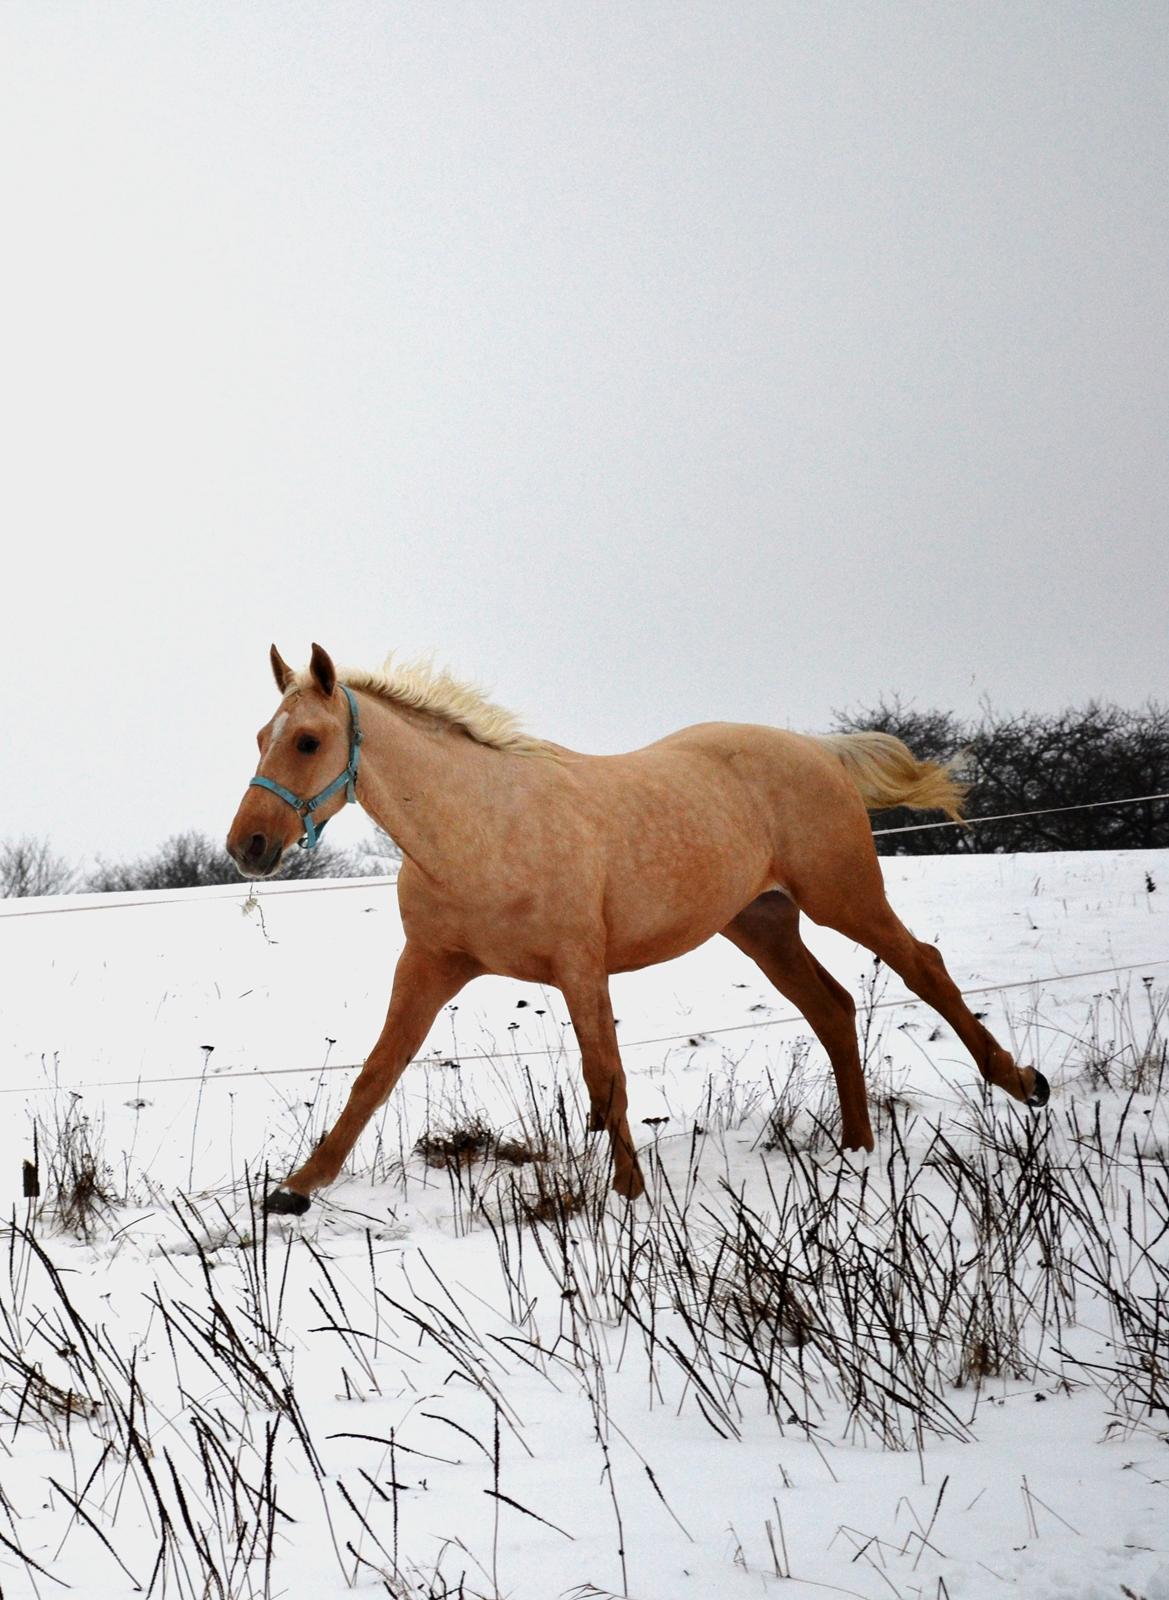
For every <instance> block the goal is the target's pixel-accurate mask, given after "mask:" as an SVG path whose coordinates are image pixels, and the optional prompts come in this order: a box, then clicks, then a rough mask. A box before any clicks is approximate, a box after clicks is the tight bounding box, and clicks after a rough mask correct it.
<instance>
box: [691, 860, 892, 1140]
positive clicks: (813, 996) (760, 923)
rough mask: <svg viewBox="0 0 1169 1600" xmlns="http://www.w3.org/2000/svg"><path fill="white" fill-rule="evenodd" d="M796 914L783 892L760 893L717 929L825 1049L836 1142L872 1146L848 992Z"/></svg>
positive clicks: (853, 1008)
mask: <svg viewBox="0 0 1169 1600" xmlns="http://www.w3.org/2000/svg"><path fill="white" fill-rule="evenodd" d="M799 922H800V914H799V911H798V909H797V908H796V906H795V905H794V904H793V902H792V901H791V900H789V899H788V897H787V896H786V895H785V894H780V893H778V892H777V891H775V890H771V891H770V892H769V893H767V894H761V895H760V896H759V897H758V899H755V900H752V902H751V904H750V905H749V906H747V907H746V908H745V909H744V910H742V911H740V912H739V915H738V916H737V917H736V918H735V919H734V921H733V922H731V923H728V925H727V926H726V927H725V928H724V929H723V930H722V932H723V934H724V936H725V937H726V938H728V939H729V940H730V941H731V943H732V944H735V945H737V946H738V947H739V949H740V950H742V951H743V952H744V954H746V955H749V956H750V957H751V959H752V961H754V962H755V963H756V965H757V966H758V967H759V968H760V969H761V970H762V971H763V972H764V974H765V975H766V976H767V978H768V979H769V980H770V981H771V982H772V983H773V984H774V985H775V987H776V988H777V989H778V990H779V992H780V994H782V995H784V996H785V997H786V998H787V999H788V1000H790V1001H791V1003H792V1004H793V1005H794V1006H796V1007H798V1009H799V1010H800V1011H802V1012H803V1014H804V1016H805V1017H807V1019H808V1022H809V1023H810V1025H811V1027H812V1030H813V1031H814V1033H815V1034H816V1037H817V1038H818V1039H819V1041H820V1043H821V1044H822V1045H823V1046H824V1048H825V1050H826V1051H827V1052H828V1059H829V1061H830V1062H831V1063H832V1071H833V1074H834V1076H835V1078H836V1090H837V1093H838V1094H839V1096H840V1111H841V1117H842V1124H843V1125H842V1129H841V1143H842V1144H843V1145H844V1148H845V1149H846V1150H861V1149H864V1150H871V1149H872V1148H873V1130H872V1127H871V1125H870V1123H869V1108H868V1101H867V1098H866V1095H865V1080H864V1074H863V1072H862V1070H861V1062H860V1052H859V1050H858V1049H857V1042H856V1007H855V1006H854V1004H853V1001H852V996H851V995H850V994H849V993H848V991H847V990H846V989H844V988H842V987H841V985H840V984H839V983H837V981H836V979H835V978H833V977H832V975H831V974H830V973H828V972H826V971H825V970H824V968H823V967H822V966H821V965H820V963H819V962H818V961H817V960H816V958H815V956H813V955H812V953H811V951H810V950H808V948H807V947H806V945H805V944H804V941H803V940H802V939H801V938H800V928H799Z"/></svg>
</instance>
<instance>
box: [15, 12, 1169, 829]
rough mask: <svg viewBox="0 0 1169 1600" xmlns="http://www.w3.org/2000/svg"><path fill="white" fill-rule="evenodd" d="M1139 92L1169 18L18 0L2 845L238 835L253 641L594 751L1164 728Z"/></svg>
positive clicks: (1165, 114)
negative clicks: (711, 739)
mask: <svg viewBox="0 0 1169 1600" xmlns="http://www.w3.org/2000/svg"><path fill="white" fill-rule="evenodd" d="M1167 85H1169V10H1167V9H1166V7H1165V5H1164V4H1163V0H1156V3H1150V4H1147V5H1144V4H1134V3H1130V0H1110V3H1109V4H1107V5H1100V4H1098V3H1092V4H1082V5H1081V4H1061V3H1050V0H1045V3H1030V4H1029V3H1025V0H1009V3H1006V4H997V3H980V4H977V5H972V4H966V3H956V4H947V3H939V0H930V3H923V4H903V3H886V4H864V3H860V0H855V3H854V0H848V3H845V0H836V3H833V0H807V3H804V0H772V3H768V4H761V3H736V0H712V3H709V4H706V3H697V0H668V3H660V4H659V3H648V0H620V3H617V4H609V3H597V0H587V3H584V4H582V3H579V0H572V3H570V4H544V3H535V0H479V3H475V4H472V3H467V4H455V3H449V0H417V3H394V0H385V3H376V4H375V3H372V0H366V3H360V4H347V3H337V0H329V3H328V4H325V3H321V4H314V5H306V4H299V3H293V0H280V3H278V4H261V3H248V0H233V3H231V4H223V3H213V0H197V3H193V4H183V3H178V0H166V3H165V4H164V3H161V0H158V3H153V4H149V5H147V4H134V3H129V0H119V3H118V4H117V5H105V4H97V3H90V0H86V3H77V4H69V3H56V0H6V3H5V4H4V5H3V6H2V7H0V205H2V210H0V226H2V229H3V236H2V249H0V316H2V318H3V335H2V339H0V429H2V432H0V438H2V440H3V460H2V466H0V533H2V537H3V541H4V548H5V552H6V554H5V557H4V568H3V579H2V582H3V594H4V604H3V644H4V649H3V661H4V682H5V689H4V734H3V748H2V752H0V779H2V783H3V794H4V802H3V804H4V817H3V823H2V825H0V834H4V835H9V836H11V835H15V834H20V833H24V832H31V833H35V834H39V835H47V836H49V838H50V839H51V840H52V842H53V843H54V845H55V846H56V847H57V848H58V849H59V850H61V851H63V852H65V853H67V854H70V855H72V856H74V857H82V856H90V857H91V856H93V855H94V854H96V853H99V852H100V853H103V854H104V855H106V856H107V857H113V856H119V855H125V854H132V853H136V852H138V851H140V850H145V849H148V848H153V847H154V846H156V845H157V844H158V843H159V842H160V841H161V839H162V838H163V837H164V836H165V835H167V834H168V833H172V832H175V831H178V830H179V829H182V828H185V827H189V826H196V827H201V828H204V829H207V830H208V831H211V832H214V833H215V834H217V835H222V834H223V833H224V832H225V831H226V828H227V825H228V822H229V821H230V818H231V815H232V813H233V811H234V809H235V807H236V804H237V803H238V799H239V796H240V793H241V791H242V789H243V786H244V783H245V782H246V779H247V778H248V776H249V775H250V773H251V771H252V767H253V762H254V746H253V743H252V737H253V734H254V731H255V729H256V727H257V726H258V725H259V724H260V723H261V722H262V721H263V720H265V718H266V717H267V716H268V715H269V714H270V711H271V709H272V706H273V703H274V701H273V695H274V691H273V689H272V685H271V681H270V678H269V676H268V667H267V662H266V653H267V648H268V644H269V641H270V640H272V639H275V640H277V642H278V643H279V645H280V647H281V649H282V650H283V652H284V654H285V655H286V656H287V657H288V658H289V660H291V661H294V662H302V661H304V660H305V659H306V658H307V654H308V647H309V644H310V641H311V640H313V639H319V640H320V641H321V643H322V644H324V645H325V646H326V647H327V648H328V649H330V650H331V651H332V652H333V653H334V656H335V657H336V659H337V660H338V661H339V662H343V663H354V664H376V663H377V662H379V661H380V660H381V658H382V656H383V654H384V653H385V651H386V649H387V648H389V647H391V646H396V647H400V648H401V649H402V650H404V651H405V652H406V653H407V654H411V653H417V652H419V651H422V650H425V651H431V650H433V651H434V652H435V653H436V655H437V656H438V658H439V659H440V660H441V661H443V662H446V663H448V664H450V665H451V666H452V667H454V668H455V669H456V670H457V671H460V672H461V673H462V674H463V675H465V676H467V677H471V678H474V679H476V680H478V681H480V682H483V683H485V684H486V685H487V686H488V687H489V688H491V689H492V690H493V691H494V692H495V694H496V696H497V697H498V698H499V699H500V700H502V701H503V702H504V703H505V704H508V705H511V706H513V707H515V708H516V709H518V710H520V711H522V712H523V713H524V714H525V716H526V718H527V721H528V723H529V726H531V727H532V728H534V729H535V730H536V731H537V732H541V733H545V734H547V735H549V736H550V737H554V738H556V739H559V740H561V741H563V742H565V743H568V744H572V745H576V746H577V747H580V748H584V749H596V750H616V749H623V748H629V747H632V746H634V745H636V744H640V743H644V742H647V741H648V740H650V739H652V738H654V737H656V736H658V735H659V734H662V733H665V732H667V731H669V730H670V729H672V728H675V727H678V726H681V725H682V724H684V723H687V722H693V721H698V720H701V719H705V718H710V717H725V718H729V719H736V720H752V721H768V722H774V723H778V724H786V725H790V726H797V727H808V728H814V727H823V726H825V725H827V723H828V722H829V720H830V718H831V714H832V710H833V708H834V707H841V706H846V705H848V706H856V705H858V704H860V703H864V702H871V701H872V700H873V699H874V698H875V697H876V696H878V695H879V694H880V693H882V692H883V691H894V690H896V691H900V692H901V693H902V694H903V695H905V696H907V697H910V698H912V699H914V700H916V702H917V703H918V704H919V705H921V706H934V705H937V706H946V707H951V708H954V709H957V710H959V711H970V710H973V709H975V708H976V707H977V704H978V702H979V700H980V698H981V697H983V696H989V697H990V699H991V701H992V702H993V703H994V704H995V705H996V706H997V707H1001V708H1003V709H1022V708H1025V707H1038V708H1055V707H1058V706H1062V705H1065V704H1068V703H1072V702H1076V701H1082V700H1084V699H1086V698H1087V697H1089V696H1093V695H1095V696H1104V697H1110V698H1115V699H1118V700H1121V701H1123V702H1127V703H1130V704H1136V703H1139V702H1141V701H1143V700H1144V699H1146V698H1147V697H1149V696H1150V695H1156V696H1160V697H1164V696H1165V694H1166V692H1167V687H1169V686H1167V683H1166V660H1167V658H1169V656H1167V651H1166V599H1167V588H1169V585H1167V583H1166V576H1167V565H1169V558H1167V556H1166V546H1167V537H1166V536H1167V533H1169V519H1167V516H1166V512H1167V501H1169V446H1167V441H1169V349H1167V344H1169V339H1167V332H1166V330H1167V320H1166V309H1167V299H1169V294H1167V289H1169V276H1167V271H1169V215H1167V213H1169V200H1167V196H1169V187H1167V176H1166V175H1167V174H1169V94H1167V89H1166V86H1167ZM336 826H337V829H338V832H337V834H335V835H334V837H335V838H337V839H338V840H339V841H341V840H343V839H345V838H350V837H354V836H356V832H359V831H360V830H355V832H354V833H344V834H343V833H342V832H341V828H342V825H341V824H340V823H338V824H337V825H336Z"/></svg>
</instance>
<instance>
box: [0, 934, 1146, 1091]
mask: <svg viewBox="0 0 1169 1600" xmlns="http://www.w3.org/2000/svg"><path fill="white" fill-rule="evenodd" d="M1165 966H1169V957H1165V956H1155V957H1154V958H1153V959H1152V960H1149V961H1130V962H1128V963H1127V964H1126V965H1124V966H1112V967H1093V968H1091V969H1090V970H1088V971H1086V972H1053V973H1049V974H1048V975H1047V976H1046V977H1043V978H1016V979H1014V980H1012V982H1010V983H987V984H982V985H980V986H978V987H977V988H970V989H963V990H961V993H962V994H963V995H978V994H1001V993H1002V992H1003V991H1004V990H1006V989H1033V988H1038V987H1041V986H1042V985H1044V984H1049V983H1070V982H1071V981H1072V980H1073V979H1074V978H1101V977H1114V976H1115V975H1116V974H1118V973H1121V972H1141V971H1143V970H1144V969H1145V968H1147V967H1165ZM1149 981H1150V982H1151V981H1152V980H1151V979H1150V980H1149ZM924 1004H925V1002H924V1001H923V1000H919V999H918V998H917V996H916V995H910V996H908V997H907V998H905V999H899V1000H878V1001H876V1002H875V1003H874V1004H873V1005H872V1006H870V1007H868V1008H867V1009H869V1010H871V1011H888V1010H890V1009H892V1008H893V1007H895V1006H916V1005H924ZM793 1022H803V1023H804V1024H805V1026H806V1025H807V1019H806V1018H805V1017H804V1015H803V1013H802V1012H799V1011H792V1012H789V1013H787V1014H786V1015H784V1016H782V1017H764V1018H763V1019H761V1020H760V1021H758V1022H733V1023H729V1024H727V1025H726V1026H724V1027H721V1028H689V1029H687V1031H686V1032H685V1033H666V1034H661V1035H660V1036H659V1037H657V1038H653V1039H622V1040H620V1041H619V1043H620V1046H621V1049H622V1050H639V1049H645V1048H647V1047H648V1046H650V1045H655V1044H681V1043H682V1042H683V1041H684V1040H691V1039H692V1040H694V1041H696V1044H695V1048H697V1047H698V1044H699V1043H701V1042H702V1041H704V1040H707V1039H713V1038H716V1037H721V1035H723V1034H725V1033H752V1032H756V1031H758V1030H759V1029H761V1028H780V1027H785V1026H788V1025H790V1024H791V1023H793ZM565 1026H566V1027H567V1023H566V1024H565ZM204 1048H206V1047H204ZM564 1053H565V1047H564V1046H563V1045H562V1046H561V1048H560V1049H559V1050H556V1049H554V1048H553V1047H552V1046H551V1045H546V1046H544V1047H543V1048H542V1049H539V1050H476V1051H473V1052H470V1051H469V1052H467V1053H466V1054H465V1057H464V1059H465V1060H466V1061H468V1062H471V1063H473V1062H476V1061H523V1060H527V1059H530V1058H533V1057H538V1056H551V1057H555V1056H559V1055H563V1054H564ZM414 1059H415V1060H416V1061H417V1060H420V1059H421V1060H425V1061H431V1062H433V1060H434V1057H432V1056H426V1057H418V1056H416V1057H415V1058H414ZM447 1059H453V1052H452V1053H451V1054H450V1055H448V1057H447ZM362 1066H363V1063H362V1062H360V1061H337V1062H324V1063H322V1064H321V1065H320V1066H315V1067H268V1068H265V1069H259V1068H253V1069H252V1070H251V1071H250V1072H210V1071H209V1070H208V1069H207V1068H206V1067H204V1069H203V1071H202V1072H184V1073H179V1074H177V1075H174V1076H169V1075H168V1076H165V1077H158V1078H143V1077H137V1078H114V1079H107V1080H105V1081H103V1082H100V1083H83V1084H79V1085H78V1086H77V1087H76V1088H75V1089H74V1088H71V1087H70V1086H69V1085H68V1084H58V1083H33V1084H24V1085H7V1086H0V1095H5V1094H49V1093H55V1092H57V1091H59V1090H60V1091H63V1092H64V1093H66V1094H78V1095H80V1094H88V1093H89V1092H90V1091H91V1090H94V1089H145V1088H148V1087H156V1086H160V1085H166V1084H173V1083H203V1084H208V1085H210V1084H216V1083H232V1082H240V1081H241V1080H247V1081H249V1082H262V1081H264V1080H265V1079H267V1078H287V1077H296V1076H304V1075H305V1074H311V1073H314V1072H315V1073H320V1074H322V1075H323V1074H324V1073H326V1072H359V1071H360V1070H361V1067H362Z"/></svg>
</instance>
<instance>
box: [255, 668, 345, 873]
mask: <svg viewBox="0 0 1169 1600" xmlns="http://www.w3.org/2000/svg"><path fill="white" fill-rule="evenodd" d="M341 692H342V693H343V694H344V696H345V698H346V699H347V700H348V702H349V765H348V766H347V767H346V768H345V771H344V772H343V773H341V775H340V776H339V777H337V778H334V779H333V781H332V783H331V784H330V785H329V786H328V788H327V789H322V790H321V792H320V794H315V795H313V797H312V798H311V799H310V800H305V799H302V797H301V796H300V795H298V794H293V792H292V790H291V789H286V788H285V787H284V785H283V784H280V783H274V782H273V781H272V779H271V778H260V777H256V778H253V779H252V780H251V782H250V783H249V784H248V788H249V789H267V790H268V791H269V792H270V793H271V794H274V795H276V796H277V797H278V798H279V799H281V800H283V801H284V803H285V804H286V805H290V806H291V807H292V809H293V810H294V811H295V812H296V814H297V816H298V817H299V818H300V820H301V822H302V823H303V824H304V832H303V833H302V834H301V836H300V838H299V839H298V840H297V841H296V842H297V844H298V845H299V847H300V849H302V850H315V849H316V847H317V841H318V840H319V839H320V837H321V834H322V833H324V831H325V823H324V822H322V823H320V824H319V825H318V824H317V823H315V822H314V821H313V812H314V811H315V810H316V809H317V807H318V806H323V805H324V803H325V801H326V800H331V799H332V798H333V796H334V795H335V794H336V793H337V791H338V790H339V789H344V790H346V795H345V800H346V804H348V805H352V804H353V803H354V801H355V800H356V799H357V760H358V753H359V751H360V749H361V727H360V725H359V723H358V720H357V701H356V700H355V699H354V698H353V694H352V691H351V690H350V689H348V688H346V686H345V684H342V685H341ZM327 820H328V819H326V821H327Z"/></svg>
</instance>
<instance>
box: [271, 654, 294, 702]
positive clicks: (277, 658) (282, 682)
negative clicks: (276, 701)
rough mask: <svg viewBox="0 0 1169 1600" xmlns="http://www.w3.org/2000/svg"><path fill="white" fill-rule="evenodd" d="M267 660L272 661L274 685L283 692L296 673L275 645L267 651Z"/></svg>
mask: <svg viewBox="0 0 1169 1600" xmlns="http://www.w3.org/2000/svg"><path fill="white" fill-rule="evenodd" d="M268 660H269V661H270V662H271V663H272V676H273V677H274V678H275V679H276V687H277V688H278V689H279V690H280V693H281V694H283V693H284V691H285V690H286V689H287V688H288V685H289V684H290V683H291V682H292V680H293V678H295V676H296V674H295V672H293V670H292V668H291V667H290V666H289V665H288V662H287V661H285V659H284V657H283V656H282V655H281V654H280V652H279V650H277V648H276V646H275V645H273V646H272V648H271V650H269V652H268Z"/></svg>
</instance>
